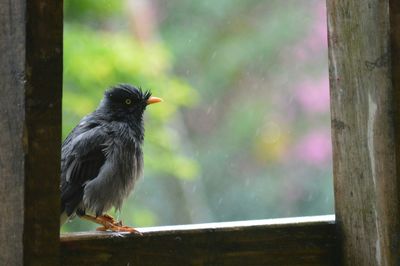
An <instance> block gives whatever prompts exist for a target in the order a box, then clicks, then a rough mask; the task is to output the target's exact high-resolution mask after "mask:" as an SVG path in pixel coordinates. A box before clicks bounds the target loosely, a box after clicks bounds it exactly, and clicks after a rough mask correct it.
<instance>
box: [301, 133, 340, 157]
mask: <svg viewBox="0 0 400 266" xmlns="http://www.w3.org/2000/svg"><path fill="white" fill-rule="evenodd" d="M295 154H296V157H297V158H299V159H300V160H303V161H305V162H307V163H309V164H313V165H321V164H323V163H326V162H329V161H330V160H331V158H332V144H331V135H330V133H329V131H327V130H317V131H314V132H311V133H310V134H308V135H307V136H305V137H303V138H302V139H300V141H299V143H298V144H297V146H296V148H295Z"/></svg>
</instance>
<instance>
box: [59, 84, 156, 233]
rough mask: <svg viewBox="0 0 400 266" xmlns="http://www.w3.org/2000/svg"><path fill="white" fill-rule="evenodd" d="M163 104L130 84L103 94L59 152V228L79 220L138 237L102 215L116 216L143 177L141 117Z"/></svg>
mask: <svg viewBox="0 0 400 266" xmlns="http://www.w3.org/2000/svg"><path fill="white" fill-rule="evenodd" d="M161 101H162V99H161V98H158V97H154V96H152V94H151V92H150V91H149V90H147V91H143V90H142V89H141V88H137V87H135V86H132V85H129V84H118V85H116V86H113V87H110V88H108V89H107V90H106V91H105V93H104V97H103V99H102V100H101V101H100V103H99V105H98V107H97V108H96V109H95V111H93V112H92V113H90V114H88V115H86V116H85V117H83V118H82V119H81V120H80V122H79V124H78V125H77V126H76V127H75V128H74V129H73V130H72V131H71V132H70V134H69V135H68V136H67V138H66V139H65V140H64V141H63V143H62V148H61V182H60V192H61V214H60V226H61V225H63V224H64V223H65V222H66V221H67V220H70V219H73V218H74V217H76V216H78V217H80V218H83V219H86V220H89V221H91V222H94V223H97V224H100V225H101V226H100V227H98V228H97V230H100V231H114V232H130V233H138V231H137V230H136V229H135V228H133V227H129V226H125V225H122V222H121V221H116V220H115V219H114V218H113V217H112V216H110V215H108V214H107V213H106V212H107V211H108V210H110V209H111V208H113V207H114V208H115V209H116V210H120V208H121V206H122V203H123V201H124V200H125V199H126V198H127V197H128V195H129V194H130V193H131V192H132V190H133V188H134V186H135V183H136V181H137V180H138V179H139V178H140V177H141V176H142V175H143V151H142V145H143V141H144V122H143V114H144V111H145V109H146V107H147V106H148V105H150V104H154V103H159V102H161Z"/></svg>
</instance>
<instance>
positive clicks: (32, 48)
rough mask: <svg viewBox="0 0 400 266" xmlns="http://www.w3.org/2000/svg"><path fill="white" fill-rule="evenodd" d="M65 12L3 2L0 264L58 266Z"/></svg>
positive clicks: (22, 1)
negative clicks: (63, 28) (63, 26)
mask: <svg viewBox="0 0 400 266" xmlns="http://www.w3.org/2000/svg"><path fill="white" fill-rule="evenodd" d="M62 7H63V3H62V1H52V0H13V1H8V0H0V51H1V52H0V265H57V264H59V258H58V254H59V201H60V200H59V190H58V184H59V168H60V140H61V86H62V25H63V12H62V10H63V9H62Z"/></svg>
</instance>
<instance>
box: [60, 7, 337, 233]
mask: <svg viewBox="0 0 400 266" xmlns="http://www.w3.org/2000/svg"><path fill="white" fill-rule="evenodd" d="M64 3H65V27H64V84H63V86H64V95H63V137H64V138H65V137H66V136H67V134H68V133H69V132H70V130H71V129H72V128H73V127H74V126H75V125H76V124H77V123H78V121H79V120H80V119H81V118H82V117H83V116H84V115H86V114H87V113H89V112H91V111H93V110H94V109H95V108H96V106H97V104H98V103H99V101H100V99H101V98H102V96H103V92H104V90H105V89H106V88H107V87H108V86H111V85H115V84H117V83H131V84H134V85H137V86H141V87H143V88H144V89H151V90H152V92H153V95H155V96H159V97H162V98H163V99H164V102H163V103H162V104H159V105H154V106H151V107H150V108H148V109H147V111H146V117H145V118H146V121H145V123H146V137H145V146H144V153H145V176H144V178H143V179H141V180H140V182H139V183H138V184H137V186H136V188H135V191H134V193H133V194H132V195H131V197H130V198H129V199H128V200H127V201H126V203H125V205H124V207H123V209H122V211H121V212H119V213H115V212H111V214H113V215H115V216H117V217H118V218H119V219H122V220H123V222H124V223H125V224H128V225H131V226H135V227H142V226H155V225H171V224H186V223H203V222H219V221H234V220H248V219H264V218H275V217H288V216H306V215H321V214H331V213H333V211H334V210H333V188H332V182H333V180H332V163H331V141H330V115H329V87H328V67H327V66H328V62H327V36H326V35H327V33H326V17H325V1H322V0H286V1H280V0H269V1H263V0H218V1H213V0H202V1H179V0H168V1H164V0H114V1H108V0H65V1H64ZM95 227H96V225H94V224H90V223H88V222H86V221H80V220H79V219H74V220H73V221H70V222H68V223H66V224H65V225H64V226H63V228H62V231H63V232H67V231H82V230H93V229H94V228H95Z"/></svg>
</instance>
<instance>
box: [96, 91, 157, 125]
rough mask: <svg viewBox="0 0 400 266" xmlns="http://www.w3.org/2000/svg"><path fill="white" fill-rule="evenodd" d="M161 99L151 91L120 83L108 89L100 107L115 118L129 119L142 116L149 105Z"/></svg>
mask: <svg viewBox="0 0 400 266" xmlns="http://www.w3.org/2000/svg"><path fill="white" fill-rule="evenodd" d="M161 101H162V99H160V98H157V97H154V96H151V92H150V91H143V90H142V89H140V88H135V87H133V86H131V85H128V84H119V85H117V86H115V87H111V88H110V89H108V90H106V92H105V93H104V98H103V101H102V103H101V105H100V109H101V110H102V111H103V112H106V113H107V115H108V116H109V117H111V118H112V119H113V120H127V121H128V120H131V119H135V118H136V119H140V118H142V116H143V112H144V110H145V109H146V107H147V105H149V104H153V103H158V102H161Z"/></svg>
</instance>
